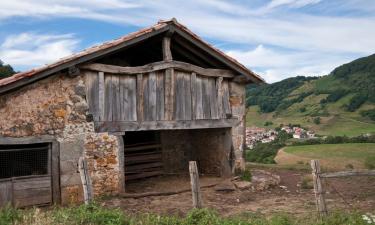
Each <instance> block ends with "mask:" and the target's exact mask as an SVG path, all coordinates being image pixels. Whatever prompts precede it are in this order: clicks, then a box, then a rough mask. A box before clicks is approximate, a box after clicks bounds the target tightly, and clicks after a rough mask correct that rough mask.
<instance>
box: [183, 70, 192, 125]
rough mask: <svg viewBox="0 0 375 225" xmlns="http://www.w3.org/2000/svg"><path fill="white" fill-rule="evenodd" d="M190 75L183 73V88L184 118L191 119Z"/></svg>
mask: <svg viewBox="0 0 375 225" xmlns="http://www.w3.org/2000/svg"><path fill="white" fill-rule="evenodd" d="M190 78H191V75H190V74H188V73H184V88H185V99H184V100H185V101H184V102H185V120H191V119H192V117H191V96H192V95H191V81H190Z"/></svg>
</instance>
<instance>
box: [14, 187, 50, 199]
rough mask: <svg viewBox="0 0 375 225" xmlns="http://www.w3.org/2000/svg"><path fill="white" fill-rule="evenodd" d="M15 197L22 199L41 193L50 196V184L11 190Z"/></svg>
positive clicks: (37, 195) (40, 194)
mask: <svg viewBox="0 0 375 225" xmlns="http://www.w3.org/2000/svg"><path fill="white" fill-rule="evenodd" d="M13 195H14V198H15V199H23V198H30V197H34V196H35V197H39V196H43V195H49V196H50V197H51V195H52V193H51V186H49V187H37V188H28V189H22V190H14V192H13Z"/></svg>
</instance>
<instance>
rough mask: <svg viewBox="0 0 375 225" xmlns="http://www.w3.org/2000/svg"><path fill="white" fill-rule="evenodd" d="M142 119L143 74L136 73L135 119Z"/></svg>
mask: <svg viewBox="0 0 375 225" xmlns="http://www.w3.org/2000/svg"><path fill="white" fill-rule="evenodd" d="M143 120H144V119H143V75H142V74H137V121H143Z"/></svg>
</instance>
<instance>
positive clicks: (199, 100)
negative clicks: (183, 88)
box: [195, 76, 204, 120]
mask: <svg viewBox="0 0 375 225" xmlns="http://www.w3.org/2000/svg"><path fill="white" fill-rule="evenodd" d="M202 82H203V81H202V77H199V76H197V77H196V89H195V93H196V97H195V98H196V101H195V102H196V108H195V113H196V116H195V118H196V119H198V120H200V119H204V116H203V89H202V86H203V85H202Z"/></svg>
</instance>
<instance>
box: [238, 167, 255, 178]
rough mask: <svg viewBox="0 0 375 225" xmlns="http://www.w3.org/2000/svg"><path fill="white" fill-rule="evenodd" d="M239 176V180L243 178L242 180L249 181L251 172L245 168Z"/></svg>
mask: <svg viewBox="0 0 375 225" xmlns="http://www.w3.org/2000/svg"><path fill="white" fill-rule="evenodd" d="M240 177H241V180H243V181H251V178H252V174H251V171H250V169H248V168H246V169H245V170H244V171H243V172H242V173H241V175H240Z"/></svg>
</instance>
